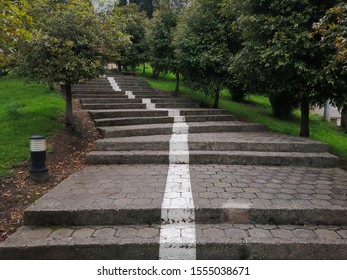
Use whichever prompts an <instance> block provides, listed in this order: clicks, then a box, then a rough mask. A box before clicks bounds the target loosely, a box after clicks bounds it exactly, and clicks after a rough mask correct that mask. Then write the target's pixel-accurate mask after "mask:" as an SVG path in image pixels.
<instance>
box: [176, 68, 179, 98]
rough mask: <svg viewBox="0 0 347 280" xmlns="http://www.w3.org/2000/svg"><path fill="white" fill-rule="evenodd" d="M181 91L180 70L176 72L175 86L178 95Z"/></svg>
mask: <svg viewBox="0 0 347 280" xmlns="http://www.w3.org/2000/svg"><path fill="white" fill-rule="evenodd" d="M179 92H180V72H178V71H177V72H176V87H175V93H176V94H177V95H178V94H179Z"/></svg>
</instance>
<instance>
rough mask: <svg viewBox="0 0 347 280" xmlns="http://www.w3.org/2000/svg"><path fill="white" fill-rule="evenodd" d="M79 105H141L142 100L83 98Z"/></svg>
mask: <svg viewBox="0 0 347 280" xmlns="http://www.w3.org/2000/svg"><path fill="white" fill-rule="evenodd" d="M81 103H82V104H83V105H84V104H85V105H87V104H118V103H142V100H141V99H139V98H137V99H129V98H128V97H127V96H126V97H125V98H83V99H82V100H81Z"/></svg>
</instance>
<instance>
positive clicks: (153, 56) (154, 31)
mask: <svg viewBox="0 0 347 280" xmlns="http://www.w3.org/2000/svg"><path fill="white" fill-rule="evenodd" d="M177 17H178V14H177V13H176V12H175V11H174V10H173V9H172V6H171V1H170V0H159V3H158V6H157V10H156V11H155V13H154V16H153V18H152V19H151V20H150V22H149V25H148V31H147V40H148V46H149V48H148V62H149V63H150V64H151V66H152V67H153V68H154V72H155V73H160V72H162V73H167V72H169V71H171V72H174V73H176V72H177V63H176V59H175V53H174V46H173V33H174V30H175V28H176V25H177Z"/></svg>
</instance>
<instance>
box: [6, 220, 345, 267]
mask: <svg viewBox="0 0 347 280" xmlns="http://www.w3.org/2000/svg"><path fill="white" fill-rule="evenodd" d="M195 231H196V258H197V259H198V260H199V259H203V260H208V259H211V260H245V259H259V260H274V259H278V260H281V259H283V260H289V259H295V260H297V259H301V260H303V259H307V260H345V259H346V258H347V236H346V233H347V230H346V228H343V227H340V226H330V227H326V226H292V225H280V226H274V225H261V224H243V225H230V224H221V225H215V224H207V225H200V224H197V225H196V229H195ZM162 242H163V243H164V242H165V241H162ZM172 246H178V247H181V246H182V245H181V246H179V245H178V244H172ZM159 248H160V225H152V226H145V225H139V226H84V227H63V228H48V227H22V228H20V229H19V231H18V232H17V233H15V234H14V235H12V236H11V237H10V238H9V239H8V240H6V241H5V242H4V243H2V244H0V259H2V260H6V259H16V260H17V259H28V260H30V259H48V260H63V259H68V260H72V259H76V260H78V259H90V260H93V259H94V260H95V259H100V260H105V259H107V260H115V259H116V260H142V259H143V260H158V259H159V257H160V255H159V251H160V250H159Z"/></svg>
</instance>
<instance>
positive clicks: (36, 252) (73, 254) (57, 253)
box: [0, 242, 159, 260]
mask: <svg viewBox="0 0 347 280" xmlns="http://www.w3.org/2000/svg"><path fill="white" fill-rule="evenodd" d="M99 243H100V244H93V243H91V244H88V243H87V244H83V243H81V244H74V245H73V244H65V245H61V244H57V245H55V246H53V245H51V246H28V247H25V248H23V247H18V248H13V247H12V248H8V249H7V248H6V249H0V259H2V260H158V259H159V244H158V242H155V243H153V242H148V243H144V244H139V243H131V242H124V244H122V243H118V244H117V243H115V244H110V243H107V242H99Z"/></svg>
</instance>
